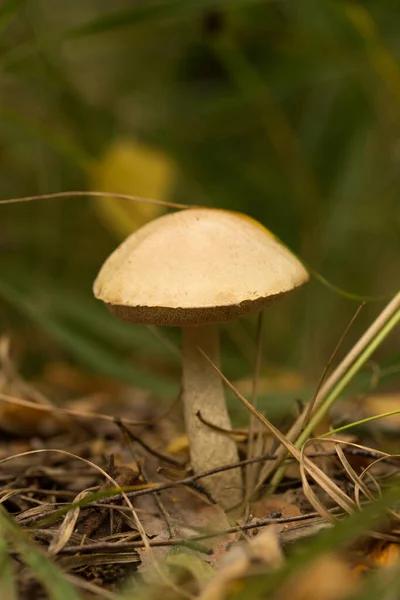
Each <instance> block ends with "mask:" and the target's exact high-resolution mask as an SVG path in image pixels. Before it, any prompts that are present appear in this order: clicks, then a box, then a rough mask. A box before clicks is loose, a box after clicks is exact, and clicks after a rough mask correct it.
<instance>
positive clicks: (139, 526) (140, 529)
mask: <svg viewBox="0 0 400 600" xmlns="http://www.w3.org/2000/svg"><path fill="white" fill-rule="evenodd" d="M48 452H56V453H59V454H63V455H64V456H68V457H70V458H74V459H76V460H79V461H82V462H84V463H85V464H87V465H88V466H90V467H91V468H93V469H95V470H96V471H98V472H99V473H101V475H103V477H105V478H106V479H107V480H108V481H109V482H110V483H111V484H112V485H113V486H114V487H115V488H116V489H119V490H120V494H121V496H122V497H123V499H124V500H125V502H126V504H127V505H128V507H129V508H130V510H131V512H132V516H133V521H134V523H135V525H136V527H137V530H138V532H139V534H140V537H141V540H142V545H143V547H144V548H145V549H146V550H147V552H148V555H149V556H151V557H152V559H153V566H154V568H155V569H156V571H157V572H158V574H159V576H160V577H161V579H162V580H163V581H164V582H165V583H166V585H167V586H168V587H169V588H171V589H173V590H174V591H175V592H176V593H178V594H179V595H180V596H184V597H186V598H188V599H189V600H193V597H192V596H191V594H188V593H187V592H184V591H183V590H181V589H180V588H179V587H178V586H176V585H175V583H174V582H173V581H172V580H171V579H170V578H169V577H168V576H167V575H166V574H165V572H164V570H163V569H162V568H161V567H160V565H159V564H158V561H157V559H156V557H155V555H154V553H153V550H152V547H151V545H150V543H149V540H148V539H147V535H146V532H145V530H144V529H143V526H142V524H141V522H140V519H139V517H138V515H137V512H136V510H135V508H134V507H133V504H132V502H131V501H130V499H129V497H128V496H127V494H126V492H124V490H122V489H121V488H120V487H119V485H118V483H117V482H116V481H115V479H113V477H111V476H110V475H109V474H108V473H107V472H106V471H104V469H102V468H101V467H99V466H98V465H96V464H95V463H93V462H91V461H90V460H88V459H86V458H83V457H81V456H77V455H76V454H73V453H72V452H68V451H66V450H60V449H58V448H40V449H39V450H30V451H29V452H21V453H19V454H14V455H13V456H8V457H7V458H3V459H1V460H0V465H1V464H3V463H6V462H9V461H10V460H14V459H16V458H22V457H23V456H31V455H33V454H41V453H48ZM36 508H40V509H41V508H42V507H36Z"/></svg>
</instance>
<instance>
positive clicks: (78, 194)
mask: <svg viewBox="0 0 400 600" xmlns="http://www.w3.org/2000/svg"><path fill="white" fill-rule="evenodd" d="M76 197H91V198H119V199H120V200H131V201H133V202H142V203H143V204H156V205H157V206H164V207H166V208H178V209H190V208H201V207H200V206H195V205H189V204H180V203H178V202H167V201H165V200H155V199H154V198H142V197H140V196H131V195H129V194H116V193H114V192H112V193H109V192H86V191H75V190H74V191H71V192H55V193H54V194H40V195H37V196H22V197H21V198H8V199H7V200H0V204H17V203H19V202H35V201H36V200H52V199H56V198H76Z"/></svg>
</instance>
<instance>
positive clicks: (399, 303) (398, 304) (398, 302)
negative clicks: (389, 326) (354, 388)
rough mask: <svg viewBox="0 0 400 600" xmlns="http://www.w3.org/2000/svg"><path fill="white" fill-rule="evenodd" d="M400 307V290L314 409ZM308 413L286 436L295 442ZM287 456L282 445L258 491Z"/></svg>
mask: <svg viewBox="0 0 400 600" xmlns="http://www.w3.org/2000/svg"><path fill="white" fill-rule="evenodd" d="M399 309H400V292H398V293H397V294H396V295H395V296H394V298H392V300H391V301H390V302H389V304H387V305H386V307H385V308H384V309H383V311H382V312H381V313H380V314H379V315H378V317H377V318H376V319H375V321H374V322H373V323H372V325H370V327H369V328H368V329H367V331H366V332H365V333H364V334H363V335H362V336H361V337H360V339H359V340H358V342H357V343H356V344H355V345H354V346H353V348H352V349H351V350H350V352H349V353H348V354H347V356H346V357H345V358H344V359H343V360H342V362H341V363H340V364H339V365H338V367H336V369H335V370H334V371H333V373H332V375H331V376H330V377H328V379H327V380H326V382H325V383H324V385H323V386H322V387H321V389H320V390H319V393H318V395H317V397H316V399H315V404H314V410H316V409H318V408H319V407H320V406H321V405H322V403H323V401H324V399H325V397H326V395H327V394H328V392H330V390H331V389H332V388H333V387H334V385H335V384H336V383H337V382H338V381H339V380H340V379H341V377H342V376H343V375H344V374H345V373H346V371H347V369H348V368H349V367H350V366H351V365H352V364H353V362H354V361H355V360H356V359H357V357H358V356H359V354H361V352H362V351H363V350H364V349H365V348H366V347H367V346H368V345H369V344H370V342H371V341H372V340H373V339H374V337H375V336H376V335H377V334H378V332H379V331H380V330H381V329H382V327H383V326H384V325H385V323H386V321H388V320H389V318H390V317H391V316H392V315H393V314H394V313H395V312H396V311H397V310H399ZM307 413H308V408H305V409H304V410H303V412H302V413H301V415H300V416H299V417H298V419H297V420H296V421H295V423H294V424H293V425H292V427H291V428H290V430H289V431H288V433H287V434H286V438H287V439H288V440H289V441H291V442H294V441H295V440H296V438H297V437H298V436H299V435H300V433H301V430H302V428H303V426H304V423H305V418H306V416H307ZM286 457H287V451H286V449H285V448H284V447H283V446H281V447H280V448H278V450H277V456H276V461H275V462H274V463H273V464H268V465H266V467H265V468H264V469H263V470H262V471H261V475H260V480H259V482H258V484H257V487H256V491H258V490H259V489H260V488H261V486H262V485H263V481H264V480H265V479H267V478H268V477H269V476H270V475H271V473H273V471H275V470H276V469H277V468H278V467H279V466H280V465H281V464H282V463H283V461H284V460H285V458H286Z"/></svg>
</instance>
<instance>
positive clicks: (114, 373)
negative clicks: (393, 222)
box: [0, 280, 177, 397]
mask: <svg viewBox="0 0 400 600" xmlns="http://www.w3.org/2000/svg"><path fill="white" fill-rule="evenodd" d="M0 297H2V298H3V300H5V301H6V302H7V303H8V304H9V305H10V306H12V307H14V308H15V309H17V310H18V311H19V312H20V313H22V314H23V315H24V316H26V317H28V318H29V319H30V320H31V321H33V322H34V323H36V324H37V325H39V326H40V327H42V328H43V329H44V330H45V331H46V332H47V333H49V334H50V335H51V336H52V337H53V338H54V339H56V340H57V341H58V342H59V343H60V344H61V345H62V346H63V347H64V348H65V349H66V350H67V351H68V352H69V353H70V354H71V355H72V356H74V357H75V358H76V359H78V360H79V361H80V362H81V363H82V364H84V365H86V366H87V367H89V368H91V369H93V370H94V371H97V372H100V373H103V374H104V375H107V376H108V377H114V378H116V379H120V380H122V381H125V382H126V383H129V384H131V385H135V386H139V387H142V388H144V389H148V390H149V391H151V392H153V393H155V394H158V395H160V396H164V397H172V396H174V395H175V394H176V392H177V385H174V384H173V383H172V382H171V381H170V380H168V379H166V378H163V377H162V376H161V375H160V374H158V375H157V377H154V374H152V373H149V372H146V371H144V370H140V369H138V368H135V367H133V366H131V365H129V364H128V363H126V362H124V361H123V360H121V359H120V358H117V357H116V356H115V355H113V354H112V353H110V352H108V351H107V350H105V349H103V348H102V347H101V346H99V345H97V344H96V343H95V342H93V341H91V340H88V339H86V338H84V337H83V336H82V335H80V334H78V333H75V332H74V331H72V330H70V329H69V328H68V327H66V326H65V325H63V324H62V323H60V322H59V321H57V319H56V318H54V317H53V316H51V315H49V314H46V313H45V312H44V311H43V310H42V309H41V308H40V307H38V306H37V304H35V303H32V302H31V301H29V297H28V298H27V297H26V296H24V295H23V294H21V293H20V292H19V291H17V290H16V289H14V288H13V287H11V286H10V285H8V284H7V283H5V281H4V280H3V281H0Z"/></svg>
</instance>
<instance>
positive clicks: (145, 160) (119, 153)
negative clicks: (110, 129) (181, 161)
mask: <svg viewBox="0 0 400 600" xmlns="http://www.w3.org/2000/svg"><path fill="white" fill-rule="evenodd" d="M175 178H176V167H175V164H174V162H173V161H172V159H171V158H170V157H169V156H168V155H167V154H165V153H164V152H162V151H160V150H157V149H155V148H151V147H150V146H147V145H145V144H142V143H139V142H132V141H130V140H123V139H117V140H115V141H114V143H112V144H111V145H110V146H109V147H108V149H107V150H106V152H105V153H104V154H103V156H101V157H100V158H99V160H98V161H97V162H96V163H95V164H94V165H93V166H92V168H91V171H90V184H91V187H92V189H93V190H94V191H101V192H110V193H111V192H115V193H119V194H131V195H133V196H143V197H145V198H155V199H158V200H166V199H167V198H168V195H169V194H170V192H171V189H172V186H173V184H174V181H175ZM93 204H94V207H95V210H96V212H97V214H98V216H99V218H100V219H101V220H102V222H103V223H104V224H105V225H106V226H107V227H108V228H109V229H110V230H111V231H113V232H114V233H115V234H117V235H118V236H119V237H121V238H124V237H126V236H127V235H129V234H130V233H132V231H135V230H136V229H138V228H139V227H141V226H142V225H144V224H145V223H147V222H148V221H151V220H152V219H154V218H156V217H158V216H160V215H161V214H162V212H163V208H162V207H160V206H156V205H154V204H145V203H141V202H135V201H129V200H122V199H119V198H94V199H93Z"/></svg>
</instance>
